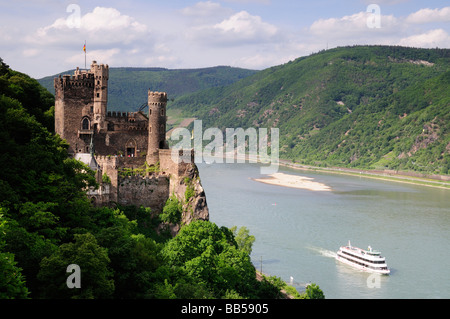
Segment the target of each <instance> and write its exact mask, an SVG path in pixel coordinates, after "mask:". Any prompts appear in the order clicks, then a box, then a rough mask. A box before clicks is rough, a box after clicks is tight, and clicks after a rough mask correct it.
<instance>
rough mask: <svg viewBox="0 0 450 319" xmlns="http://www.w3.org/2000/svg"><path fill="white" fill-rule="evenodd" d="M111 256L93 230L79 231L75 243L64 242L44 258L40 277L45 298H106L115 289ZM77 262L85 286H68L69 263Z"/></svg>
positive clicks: (82, 284)
mask: <svg viewBox="0 0 450 319" xmlns="http://www.w3.org/2000/svg"><path fill="white" fill-rule="evenodd" d="M109 263H110V259H109V257H108V254H107V251H106V249H105V248H102V247H100V246H99V245H98V243H97V240H96V239H95V237H94V236H93V235H92V234H89V233H87V234H79V235H75V238H74V242H73V243H67V244H63V245H61V246H60V247H59V249H58V250H57V251H56V252H55V253H53V254H52V255H51V256H50V257H44V258H43V259H42V261H41V264H40V266H41V269H40V271H39V274H38V276H37V278H38V279H39V281H40V283H41V297H43V298H54V299H59V298H74V299H92V298H95V299H102V298H110V297H112V295H113V293H114V281H113V279H112V271H111V270H110V268H109ZM71 264H76V265H78V266H79V267H80V269H81V288H79V289H78V288H73V289H69V288H68V287H67V277H68V276H69V274H68V273H67V272H66V270H67V267H68V266H69V265H71Z"/></svg>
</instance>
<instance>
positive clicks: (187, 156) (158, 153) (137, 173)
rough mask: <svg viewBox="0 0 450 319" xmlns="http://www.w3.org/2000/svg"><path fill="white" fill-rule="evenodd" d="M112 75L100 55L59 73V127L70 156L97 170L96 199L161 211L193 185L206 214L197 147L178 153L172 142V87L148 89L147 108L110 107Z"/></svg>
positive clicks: (99, 202)
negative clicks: (169, 109) (125, 109)
mask: <svg viewBox="0 0 450 319" xmlns="http://www.w3.org/2000/svg"><path fill="white" fill-rule="evenodd" d="M108 79H109V67H108V65H103V64H100V65H99V64H97V62H96V61H93V62H92V64H91V66H90V70H80V69H79V68H77V69H76V70H75V72H74V74H73V75H63V76H59V77H57V78H55V79H54V87H55V132H56V133H57V134H59V135H60V137H61V138H63V139H65V140H66V141H67V142H68V144H69V149H68V152H69V154H70V155H71V156H73V157H74V158H76V159H78V160H81V161H83V162H84V163H85V164H87V165H88V166H89V167H90V168H91V169H93V170H94V171H96V173H97V181H98V182H99V184H100V187H99V189H96V190H93V189H90V190H89V191H88V195H89V197H90V198H91V200H92V202H93V203H94V204H95V205H110V204H111V203H117V204H120V205H135V206H144V207H150V208H152V210H156V211H161V210H162V208H163V206H164V204H165V202H166V201H167V199H168V198H169V197H170V196H171V195H172V194H175V195H177V197H179V198H180V199H181V198H182V197H183V195H184V194H183V189H185V188H186V187H188V186H189V187H194V188H195V189H196V190H197V192H196V198H195V202H194V203H191V204H193V206H194V208H193V211H194V212H197V213H198V214H200V215H201V216H203V218H202V219H207V216H208V209H207V206H206V198H205V195H204V192H203V189H202V188H201V185H200V182H199V178H198V170H197V167H196V165H195V164H194V152H193V151H189V152H188V153H186V152H185V153H183V152H182V151H180V153H178V154H173V153H176V152H172V150H170V149H169V147H168V143H167V140H166V120H167V116H166V106H167V93H165V92H152V91H150V90H149V92H148V114H145V113H143V112H142V111H138V112H127V113H123V112H108V111H107V104H108ZM186 177H187V179H186ZM186 181H189V183H190V185H187V184H186V183H187V182H186ZM197 181H198V182H197ZM198 201H200V202H198Z"/></svg>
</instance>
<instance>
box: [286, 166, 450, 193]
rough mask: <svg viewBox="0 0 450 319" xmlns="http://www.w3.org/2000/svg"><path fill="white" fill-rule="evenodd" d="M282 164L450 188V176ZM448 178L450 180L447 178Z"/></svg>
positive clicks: (299, 168) (300, 168) (310, 169)
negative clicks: (434, 176)
mask: <svg viewBox="0 0 450 319" xmlns="http://www.w3.org/2000/svg"><path fill="white" fill-rule="evenodd" d="M279 164H280V165H281V166H284V167H289V168H294V169H298V170H306V171H316V172H324V173H333V174H341V175H352V176H359V177H366V178H373V179H379V180H385V181H391V182H398V183H406V184H415V185H420V186H428V187H434V188H441V189H447V190H450V176H440V177H441V178H442V179H434V178H429V177H419V176H411V175H404V174H402V172H394V171H384V172H383V171H371V170H362V169H352V168H342V167H315V166H308V165H302V164H297V163H292V162H289V161H286V160H280V163H279ZM445 179H448V180H445Z"/></svg>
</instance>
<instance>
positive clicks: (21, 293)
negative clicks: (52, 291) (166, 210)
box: [0, 207, 29, 299]
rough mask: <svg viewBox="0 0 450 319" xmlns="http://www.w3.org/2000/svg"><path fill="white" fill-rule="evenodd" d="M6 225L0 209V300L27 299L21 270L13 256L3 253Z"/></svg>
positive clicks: (26, 289)
mask: <svg viewBox="0 0 450 319" xmlns="http://www.w3.org/2000/svg"><path fill="white" fill-rule="evenodd" d="M6 224H7V221H6V219H5V218H4V217H3V214H2V208H1V207H0V299H24V298H27V297H28V295H29V292H28V288H27V287H26V284H25V278H24V276H23V275H22V269H21V268H19V267H17V262H16V261H15V260H14V254H12V253H8V252H3V251H4V249H5V240H4V234H5V232H6Z"/></svg>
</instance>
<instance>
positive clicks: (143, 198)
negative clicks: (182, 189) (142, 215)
mask: <svg viewBox="0 0 450 319" xmlns="http://www.w3.org/2000/svg"><path fill="white" fill-rule="evenodd" d="M118 185H119V186H118V203H119V204H120V205H124V206H127V205H134V206H137V207H140V206H144V207H150V208H151V209H152V211H154V212H162V209H163V208H164V205H165V204H166V201H167V199H168V198H169V196H170V182H169V177H168V176H165V175H151V176H149V177H141V176H129V177H120V176H119V178H118Z"/></svg>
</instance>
